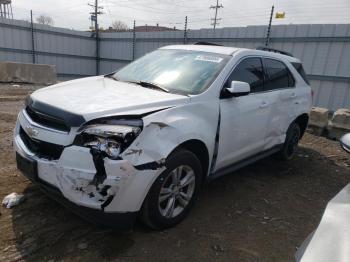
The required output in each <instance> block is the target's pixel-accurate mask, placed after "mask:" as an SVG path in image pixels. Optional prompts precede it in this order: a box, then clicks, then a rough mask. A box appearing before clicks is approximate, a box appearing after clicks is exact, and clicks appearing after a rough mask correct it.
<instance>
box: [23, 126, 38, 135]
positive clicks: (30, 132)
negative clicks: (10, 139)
mask: <svg viewBox="0 0 350 262" xmlns="http://www.w3.org/2000/svg"><path fill="white" fill-rule="evenodd" d="M25 129H26V133H27V134H28V135H29V136H30V137H36V136H37V135H38V134H39V131H38V130H36V129H35V128H33V127H31V126H26V128H25Z"/></svg>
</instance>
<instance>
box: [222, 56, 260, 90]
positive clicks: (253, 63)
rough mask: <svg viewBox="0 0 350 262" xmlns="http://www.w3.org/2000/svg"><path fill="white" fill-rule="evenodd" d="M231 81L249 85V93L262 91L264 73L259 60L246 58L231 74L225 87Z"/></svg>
mask: <svg viewBox="0 0 350 262" xmlns="http://www.w3.org/2000/svg"><path fill="white" fill-rule="evenodd" d="M232 81H241V82H246V83H248V84H249V85H250V90H251V93H256V92H260V91H263V90H264V71H263V66H262V62H261V59H260V58H257V57H252V58H246V59H244V60H243V61H242V62H240V63H239V64H238V65H237V66H236V68H235V69H234V70H233V72H232V73H231V75H230V77H229V79H228V81H227V83H226V86H227V87H228V86H229V84H230V83H231V82H232Z"/></svg>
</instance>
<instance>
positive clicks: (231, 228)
mask: <svg viewBox="0 0 350 262" xmlns="http://www.w3.org/2000/svg"><path fill="white" fill-rule="evenodd" d="M336 170H337V171H336ZM347 172H349V171H348V169H346V168H344V167H340V166H337V165H336V164H335V163H334V162H332V161H331V160H328V159H327V157H326V156H323V155H321V154H319V153H318V152H316V151H314V150H312V149H308V148H300V149H299V151H298V154H297V156H296V158H295V159H294V160H292V161H289V162H280V161H277V160H276V159H274V158H273V157H269V158H266V159H263V160H261V161H259V162H257V163H255V164H252V165H250V166H247V167H245V168H243V169H241V170H238V171H237V172H234V173H232V174H230V175H227V176H224V177H222V178H219V179H217V180H214V181H213V182H211V183H210V184H207V185H205V186H204V188H203V190H202V193H201V195H200V199H199V201H198V203H197V204H196V206H195V208H194V210H193V211H192V212H191V213H190V215H189V216H188V217H187V219H186V220H185V221H183V223H181V224H180V225H178V226H177V227H175V228H173V229H169V230H166V231H163V232H156V231H152V230H149V229H148V228H146V227H144V226H143V225H141V224H140V223H139V222H138V223H136V225H135V228H134V230H133V232H132V233H120V232H114V231H113V230H110V229H107V228H100V227H97V226H94V225H92V224H90V223H88V222H85V221H84V220H83V219H81V218H80V217H78V216H76V215H74V214H73V213H71V212H70V211H68V210H66V209H65V208H64V207H62V206H61V205H59V204H58V203H56V202H55V201H54V200H51V199H50V198H49V197H47V196H46V195H45V194H44V193H42V192H41V190H40V189H39V187H38V186H36V185H33V184H30V185H29V186H28V187H27V188H26V189H25V192H24V194H25V196H26V198H27V199H26V201H25V202H23V203H22V204H21V205H19V206H17V207H15V208H14V209H13V213H12V223H13V231H14V235H15V239H16V250H17V253H10V254H9V255H10V256H11V257H9V260H15V259H14V258H16V257H17V258H19V259H23V260H27V261H48V260H50V259H54V260H55V261H56V260H63V259H64V260H65V261H67V260H68V261H80V260H95V259H102V260H106V261H110V260H116V259H123V260H128V259H129V260H133V261H138V260H143V259H146V260H147V257H149V259H152V260H153V261H164V260H173V259H174V260H178V259H179V258H180V259H181V258H186V257H187V258H189V257H192V258H194V257H197V258H198V257H201V256H203V257H202V258H203V260H207V261H210V260H211V259H212V258H213V259H215V258H216V257H215V254H216V253H218V252H216V251H215V252H213V254H214V255H213V256H214V257H211V255H212V254H211V253H207V252H209V251H212V250H211V245H212V241H213V240H211V238H213V239H214V240H215V241H222V242H220V243H223V245H226V246H228V247H227V251H226V252H223V256H227V258H229V257H232V256H236V257H237V256H238V255H239V256H238V257H241V258H243V259H242V260H247V261H248V260H249V259H248V258H252V257H253V259H252V260H249V261H255V259H256V260H259V261H261V258H265V259H262V261H265V260H266V261H268V260H269V259H268V258H271V257H269V256H272V255H271V254H273V250H277V251H276V252H277V254H281V255H280V257H279V259H280V261H281V260H290V259H291V257H292V255H293V253H294V252H295V247H296V246H297V245H298V243H299V244H300V243H301V242H302V240H303V239H304V238H305V237H306V236H307V235H308V233H309V232H311V231H312V230H313V229H314V228H315V227H316V226H317V223H318V221H319V219H320V216H321V214H322V212H323V209H324V208H325V206H326V203H327V202H328V201H329V200H330V199H331V198H332V197H333V196H334V195H335V194H336V193H337V192H338V191H339V190H340V189H341V188H342V187H344V186H345V185H346V184H347V183H349V182H350V179H349V177H346V176H345V175H344V174H345V173H347ZM267 227H268V229H267ZM198 232H201V233H198ZM210 232H212V233H210ZM209 233H210V234H209ZM213 234H214V235H215V236H214V237H213V236H212V235H213ZM190 240H191V242H189V243H188V245H185V246H184V247H183V249H182V250H181V251H179V252H178V253H176V252H175V251H174V250H177V249H176V248H177V246H179V243H180V245H181V243H187V241H190ZM224 240H225V241H224ZM208 241H209V242H208ZM173 242H174V243H173ZM281 242H284V243H285V245H284V246H281V245H280V243H281ZM194 243H196V244H194ZM228 243H231V244H228ZM248 243H250V244H249V246H250V247H249V248H251V249H252V250H255V251H254V252H248V251H247V248H248V247H246V246H245V245H248ZM230 245H232V246H230ZM199 246H204V247H206V248H207V249H209V251H208V250H207V249H205V251H200V250H198V248H197V247H199ZM237 246H238V247H240V248H239V249H237ZM242 250H243V251H242ZM242 252H243V253H242ZM164 254H168V255H170V254H174V257H171V255H170V257H167V258H166V259H165V258H164V257H163V256H162V255H164ZM208 254H209V255H208ZM219 254H220V252H219ZM184 256H185V257H184ZM256 256H258V257H256ZM274 256H276V255H274ZM175 258H177V259H175ZM272 258H274V257H272ZM200 260H202V259H200Z"/></svg>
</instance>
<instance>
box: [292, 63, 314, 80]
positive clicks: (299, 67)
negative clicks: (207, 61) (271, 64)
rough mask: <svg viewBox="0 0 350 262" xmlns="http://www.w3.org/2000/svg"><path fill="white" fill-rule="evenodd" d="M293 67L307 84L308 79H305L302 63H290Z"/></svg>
mask: <svg viewBox="0 0 350 262" xmlns="http://www.w3.org/2000/svg"><path fill="white" fill-rule="evenodd" d="M292 65H293V66H294V68H295V69H296V70H297V71H298V73H299V75H300V76H301V77H302V78H303V79H304V81H305V82H306V83H307V84H308V85H309V84H310V83H309V80H308V79H307V76H306V73H305V71H304V68H303V65H302V64H301V63H295V62H294V63H292Z"/></svg>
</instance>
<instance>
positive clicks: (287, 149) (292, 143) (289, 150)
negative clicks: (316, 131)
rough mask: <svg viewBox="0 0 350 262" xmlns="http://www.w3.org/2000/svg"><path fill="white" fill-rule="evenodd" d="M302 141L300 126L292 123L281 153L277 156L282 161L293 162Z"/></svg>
mask: <svg viewBox="0 0 350 262" xmlns="http://www.w3.org/2000/svg"><path fill="white" fill-rule="evenodd" d="M299 139H300V126H299V125H298V124H297V123H294V122H293V123H292V124H291V125H290V126H289V128H288V130H287V134H286V140H285V142H284V144H283V147H282V149H281V151H279V152H278V153H277V154H276V156H277V157H278V158H279V159H281V160H291V159H292V158H293V157H294V155H295V152H296V150H297V148H298V143H299Z"/></svg>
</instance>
